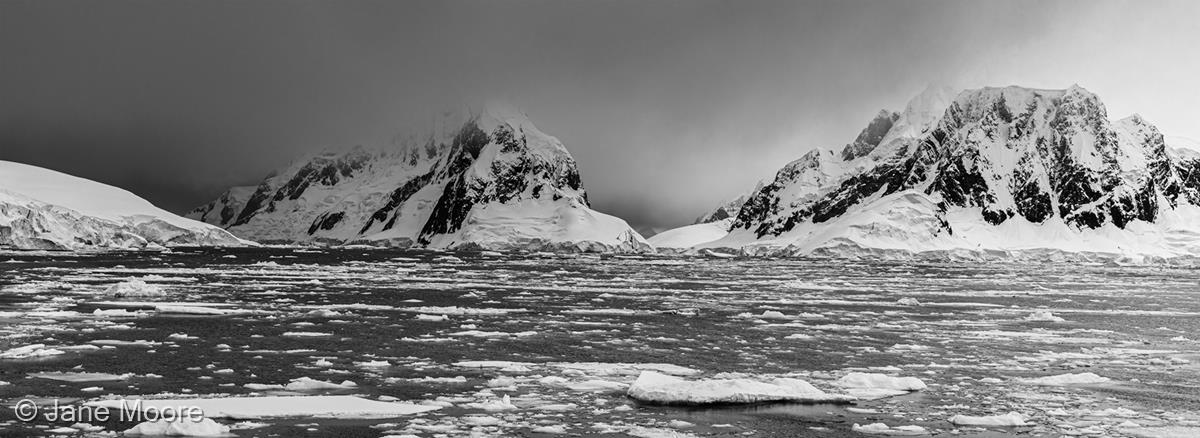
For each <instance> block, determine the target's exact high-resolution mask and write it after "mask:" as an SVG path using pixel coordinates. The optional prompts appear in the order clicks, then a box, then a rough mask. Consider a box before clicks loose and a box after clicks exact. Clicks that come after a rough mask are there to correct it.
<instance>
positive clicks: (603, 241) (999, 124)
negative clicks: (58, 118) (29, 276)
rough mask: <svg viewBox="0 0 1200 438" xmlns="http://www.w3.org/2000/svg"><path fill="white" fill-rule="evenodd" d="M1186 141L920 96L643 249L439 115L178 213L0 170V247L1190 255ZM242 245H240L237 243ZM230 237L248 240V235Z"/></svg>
mask: <svg viewBox="0 0 1200 438" xmlns="http://www.w3.org/2000/svg"><path fill="white" fill-rule="evenodd" d="M1197 147H1200V146H1198V145H1195V144H1191V143H1188V141H1186V140H1183V139H1177V138H1165V137H1164V136H1163V135H1162V134H1161V133H1160V132H1159V131H1158V129H1157V128H1155V127H1154V126H1153V125H1152V124H1150V123H1149V122H1148V121H1146V120H1145V119H1143V118H1142V117H1140V116H1137V115H1133V116H1129V117H1126V118H1123V119H1120V120H1116V121H1113V120H1110V119H1109V117H1108V114H1107V110H1106V109H1105V107H1104V104H1103V103H1102V102H1101V101H1100V99H1099V98H1098V97H1097V96H1096V95H1094V94H1092V93H1090V92H1088V91H1087V90H1085V89H1083V88H1080V87H1078V86H1072V87H1070V88H1067V89H1064V90H1039V89H1030V88H1021V87H1005V88H982V89H975V90H966V91H956V90H950V89H946V88H937V87H931V88H929V89H927V90H926V91H925V92H923V93H921V94H920V95H918V96H917V97H915V98H914V99H913V100H912V101H911V102H910V103H909V104H908V105H907V107H906V108H905V109H904V110H903V111H901V112H893V111H886V110H885V111H880V112H879V113H878V114H876V115H875V117H874V118H873V119H872V120H871V121H870V122H868V124H867V126H866V127H865V128H864V129H863V130H862V131H861V132H860V133H859V134H858V136H857V137H855V138H854V139H853V140H852V141H850V142H849V143H847V144H845V145H843V146H840V147H838V148H835V149H832V150H824V149H815V150H812V151H810V152H808V153H807V154H805V155H804V156H802V157H800V159H798V160H796V161H793V162H791V163H788V164H787V165H785V166H784V167H783V168H782V169H780V170H779V171H778V172H777V173H776V174H775V177H774V178H773V179H772V180H770V181H762V182H760V183H759V184H758V185H757V186H755V187H754V188H753V189H752V190H750V191H749V192H747V193H746V194H745V195H743V196H740V197H738V198H736V199H733V200H730V201H729V202H727V203H724V204H722V205H719V206H717V207H716V208H715V209H713V210H712V211H710V212H709V213H707V214H705V215H703V216H701V217H700V218H698V219H697V221H696V223H695V224H693V225H689V226H685V227H680V228H677V229H673V230H668V231H664V232H662V233H659V234H657V235H655V236H654V237H652V238H651V239H649V240H647V239H643V238H642V236H641V235H639V234H638V233H637V232H636V231H634V230H633V229H632V228H630V227H629V225H628V224H626V222H625V221H623V220H621V219H619V218H616V217H613V216H609V215H606V214H603V213H599V212H597V211H595V210H593V209H592V208H591V207H590V204H589V202H588V197H587V192H586V190H585V189H584V185H583V180H582V178H581V177H580V175H579V171H578V169H577V167H576V163H575V160H574V158H572V157H571V154H570V153H569V152H567V149H566V148H565V147H564V146H563V144H562V143H561V142H559V141H558V139H556V138H554V137H551V136H549V135H547V134H545V133H543V132H542V131H540V130H539V129H538V128H537V127H535V126H534V125H533V123H532V122H531V121H530V120H529V118H528V117H527V116H526V115H525V114H524V113H522V112H520V111H519V110H517V109H515V108H513V107H511V106H507V105H498V104H489V105H484V106H482V107H479V108H476V109H464V110H461V111H451V112H447V113H444V114H441V115H440V116H439V117H438V118H437V119H436V121H435V122H433V123H432V124H431V126H430V127H429V128H428V129H427V130H424V131H422V132H418V133H414V134H413V135H411V136H410V137H407V138H406V140H404V141H400V142H398V144H397V145H395V147H392V148H386V149H382V150H370V149H366V148H361V147H360V148H355V149H353V150H350V151H348V152H343V153H324V154H319V155H316V156H313V157H309V158H307V159H302V160H300V161H297V162H295V163H294V164H292V165H291V166H289V167H287V168H285V169H282V170H280V171H277V172H274V173H272V174H271V175H269V176H267V177H266V178H265V179H264V180H263V181H262V182H261V183H259V184H258V185H257V186H253V187H234V188H231V189H229V190H228V191H227V192H226V193H224V194H223V195H221V196H220V197H219V198H218V199H216V200H214V201H212V202H210V203H208V204H206V205H204V206H201V207H199V208H197V209H195V210H194V211H192V212H191V213H189V214H188V216H189V217H190V218H193V219H195V220H190V219H185V218H181V217H179V216H175V215H173V214H170V213H167V212H165V211H162V210H160V209H157V208H155V207H154V206H152V205H150V203H149V202H146V201H145V200H143V199H141V198H138V197H136V196H134V195H133V194H130V193H128V192H125V191H123V190H120V189H117V188H114V187H110V186H106V185H103V184H99V183H95V182H92V181H88V180H84V179H80V178H75V177H71V176H68V175H64V174H60V173H57V172H53V171H50V170H46V169H40V168H36V167H32V166H25V165H21V164H17V163H8V162H0V247H5V248H37V249H89V248H154V247H162V246H175V245H220V246H231V245H248V244H252V243H251V242H250V241H256V242H262V243H286V244H318V245H344V244H369V245H374V246H389V247H419V248H437V249H488V250H550V251H598V252H650V251H654V250H655V247H657V248H658V249H660V250H666V251H669V252H684V253H702V254H712V253H721V254H724V255H731V254H742V255H761V256H795V255H812V256H852V257H856V256H870V257H909V256H913V255H932V256H937V257H943V256H944V257H974V258H978V257H985V258H986V257H1033V258H1042V259H1045V258H1055V257H1060V256H1064V255H1067V254H1070V255H1072V256H1080V255H1082V256H1084V257H1090V256H1093V255H1094V256H1099V257H1105V258H1112V257H1141V256H1150V257H1162V258H1166V257H1176V256H1200V152H1198V151H1197V150H1196V149H1195V148H1197ZM234 236H237V237H234ZM243 239H245V240H243Z"/></svg>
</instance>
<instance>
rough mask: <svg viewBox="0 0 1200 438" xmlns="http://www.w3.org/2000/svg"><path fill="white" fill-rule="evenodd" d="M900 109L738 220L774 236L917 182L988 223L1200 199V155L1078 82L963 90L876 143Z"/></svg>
mask: <svg viewBox="0 0 1200 438" xmlns="http://www.w3.org/2000/svg"><path fill="white" fill-rule="evenodd" d="M899 117H900V115H899V114H896V113H888V112H886V111H885V112H881V113H880V114H879V115H878V116H877V117H876V118H875V119H873V120H872V121H871V122H870V123H869V124H868V126H867V128H865V129H864V130H863V131H862V132H861V133H860V134H859V135H858V137H857V138H856V139H855V141H854V142H853V143H850V144H848V145H846V146H845V147H844V148H843V149H842V151H841V153H840V155H839V158H840V160H824V159H821V157H822V155H821V153H820V152H817V151H814V152H810V153H808V154H806V155H805V156H804V157H802V158H801V159H799V160H797V161H795V162H792V163H789V164H788V165H787V166H785V167H783V168H782V169H780V171H779V172H778V173H777V174H776V176H775V180H774V181H772V182H771V183H769V184H766V185H764V186H762V187H760V188H758V189H757V190H756V191H755V192H754V193H752V194H751V195H750V196H749V197H748V199H747V200H746V201H745V202H744V203H743V205H742V206H741V208H740V209H739V211H738V213H737V215H736V219H735V220H734V222H733V226H732V228H733V229H735V230H736V229H743V230H751V231H753V232H754V234H755V236H757V237H759V238H765V237H771V236H778V235H780V234H783V233H786V232H788V231H791V230H793V229H794V228H795V227H797V226H799V225H800V224H805V223H808V224H821V223H825V222H828V221H832V220H835V219H838V218H840V217H842V216H844V215H846V214H848V213H850V212H852V211H854V210H855V209H857V208H861V206H863V205H864V203H866V202H868V201H870V200H875V199H880V198H882V197H886V196H888V195H892V194H895V193H898V192H903V191H910V190H912V191H918V192H920V193H924V194H926V195H929V196H930V197H931V199H935V200H936V202H937V203H938V205H939V206H940V208H941V210H942V211H941V212H939V213H937V214H939V215H940V214H944V212H945V211H946V209H950V208H960V209H977V211H978V214H979V215H980V216H979V217H980V219H982V220H983V221H984V222H986V223H988V224H991V225H999V224H1003V223H1005V222H1007V221H1010V220H1014V219H1015V220H1021V221H1028V222H1031V223H1043V222H1045V221H1048V220H1051V219H1055V218H1057V219H1058V220H1061V221H1062V222H1063V223H1065V224H1067V225H1069V226H1071V227H1074V228H1076V229H1094V228H1099V227H1102V226H1105V225H1109V224H1111V225H1112V226H1116V227H1118V228H1125V227H1127V226H1128V225H1129V224H1130V223H1132V222H1133V221H1143V222H1154V221H1155V220H1156V219H1157V218H1158V217H1159V216H1160V215H1161V211H1162V209H1164V208H1175V207H1176V206H1177V205H1178V204H1180V203H1187V204H1192V205H1200V196H1198V195H1200V175H1198V173H1200V172H1197V170H1200V158H1178V157H1175V156H1174V155H1173V153H1171V152H1170V151H1169V150H1168V148H1167V147H1166V145H1165V143H1164V141H1163V137H1162V135H1161V134H1160V133H1159V132H1158V130H1157V129H1156V128H1154V127H1153V126H1152V125H1150V124H1149V123H1147V122H1146V121H1145V120H1143V119H1142V118H1141V117H1138V116H1132V117H1130V118H1127V119H1123V120H1121V121H1118V122H1110V121H1109V120H1108V115H1107V112H1106V110H1105V108H1104V106H1103V104H1102V103H1101V102H1100V100H1099V99H1098V98H1097V97H1096V96H1095V95H1093V94H1091V93H1089V92H1087V91H1086V90H1083V89H1082V88H1078V87H1072V88H1070V89H1067V90H1061V91H1047V90H1030V89H1022V88H1016V87H1009V88H1004V89H982V90H971V91H967V92H963V93H962V94H960V95H959V96H958V98H957V99H955V100H954V101H953V102H951V103H949V104H948V106H947V107H946V108H945V110H944V111H943V112H942V113H941V116H940V118H939V119H938V120H937V122H936V124H935V125H933V127H932V129H929V130H928V131H925V132H923V133H921V134H920V135H919V136H916V137H911V136H910V137H904V136H902V135H894V136H892V137H894V140H890V141H889V144H888V145H887V146H886V148H885V149H881V148H884V146H885V145H882V144H880V143H881V141H882V140H883V139H885V138H889V136H888V130H890V129H892V128H893V127H895V126H899V125H900V124H901V123H904V122H902V121H901V120H900V119H899ZM908 123H911V121H909V122H908ZM877 150H880V151H885V152H882V153H875V154H872V152H874V151H877ZM831 175H832V176H831ZM814 178H825V180H820V181H817V183H814V182H813V181H814ZM1160 199H1161V200H1165V201H1166V202H1165V203H1164V202H1160ZM938 220H940V221H942V223H945V224H946V225H945V226H944V227H943V228H944V229H945V230H946V231H950V226H949V224H948V223H946V221H945V219H944V218H941V217H939V218H938Z"/></svg>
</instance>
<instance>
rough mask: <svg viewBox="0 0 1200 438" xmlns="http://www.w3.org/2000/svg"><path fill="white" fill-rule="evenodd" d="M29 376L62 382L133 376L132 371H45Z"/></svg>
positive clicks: (106, 379)
mask: <svg viewBox="0 0 1200 438" xmlns="http://www.w3.org/2000/svg"><path fill="white" fill-rule="evenodd" d="M29 377H33V378H38V379H48V380H57V381H60V382H110V381H115V380H125V379H128V378H130V377H133V374H132V373H126V374H121V375H116V374H108V373H68V372H60V371H54V372H44V373H34V374H30V375H29Z"/></svg>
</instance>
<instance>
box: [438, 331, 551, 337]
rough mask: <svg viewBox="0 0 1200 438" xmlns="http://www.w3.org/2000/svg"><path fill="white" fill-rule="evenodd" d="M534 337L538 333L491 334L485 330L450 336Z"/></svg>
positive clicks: (463, 332) (457, 333)
mask: <svg viewBox="0 0 1200 438" xmlns="http://www.w3.org/2000/svg"><path fill="white" fill-rule="evenodd" d="M534 335H537V332H534V331H528V332H515V333H509V332H490V331H484V330H465V331H461V332H454V333H450V334H449V335H448V336H472V337H476V338H508V337H513V338H524V337H526V336H534Z"/></svg>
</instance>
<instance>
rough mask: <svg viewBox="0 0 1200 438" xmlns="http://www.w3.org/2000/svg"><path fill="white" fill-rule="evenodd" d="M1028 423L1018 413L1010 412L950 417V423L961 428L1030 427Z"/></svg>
mask: <svg viewBox="0 0 1200 438" xmlns="http://www.w3.org/2000/svg"><path fill="white" fill-rule="evenodd" d="M1026 421H1028V418H1026V417H1025V416H1024V415H1021V414H1020V413H1018V412H1009V413H1007V414H1003V415H986V416H980V417H975V416H971V415H961V414H960V415H955V416H953V417H950V422H951V423H953V424H957V425H959V426H985V427H987V426H997V427H1016V426H1028V425H1029V423H1027V422H1026Z"/></svg>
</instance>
